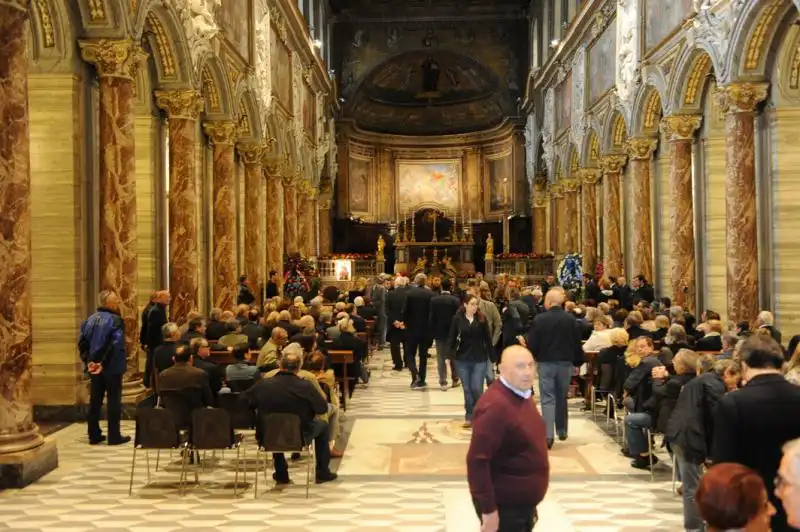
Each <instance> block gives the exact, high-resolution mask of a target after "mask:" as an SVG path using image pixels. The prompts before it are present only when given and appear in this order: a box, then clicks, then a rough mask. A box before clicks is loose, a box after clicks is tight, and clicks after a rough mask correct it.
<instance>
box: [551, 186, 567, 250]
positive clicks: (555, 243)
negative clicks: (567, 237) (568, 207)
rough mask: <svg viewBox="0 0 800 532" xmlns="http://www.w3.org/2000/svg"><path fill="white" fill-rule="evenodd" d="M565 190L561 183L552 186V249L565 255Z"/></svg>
mask: <svg viewBox="0 0 800 532" xmlns="http://www.w3.org/2000/svg"><path fill="white" fill-rule="evenodd" d="M563 200H564V189H563V188H562V186H561V183H560V182H557V183H553V184H551V185H550V249H551V250H553V251H554V252H555V253H557V254H560V253H563V252H564V251H563V247H564V233H563V232H564V225H563V222H562V220H563V214H564V201H563Z"/></svg>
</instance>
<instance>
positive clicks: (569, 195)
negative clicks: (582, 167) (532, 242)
mask: <svg viewBox="0 0 800 532" xmlns="http://www.w3.org/2000/svg"><path fill="white" fill-rule="evenodd" d="M579 185H580V183H579V181H578V180H577V179H566V180H564V182H563V187H564V201H563V205H564V216H563V223H564V228H563V230H562V231H563V233H564V237H563V238H564V249H563V250H562V252H563V253H578V251H579V250H578V227H579V223H580V222H579V219H578V187H579Z"/></svg>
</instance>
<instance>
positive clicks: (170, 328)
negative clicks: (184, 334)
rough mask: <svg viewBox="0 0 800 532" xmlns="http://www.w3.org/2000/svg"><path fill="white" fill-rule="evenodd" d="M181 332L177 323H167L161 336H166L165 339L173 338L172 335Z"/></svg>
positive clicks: (162, 327) (162, 328)
mask: <svg viewBox="0 0 800 532" xmlns="http://www.w3.org/2000/svg"><path fill="white" fill-rule="evenodd" d="M179 330H180V329H178V324H177V323H175V322H174V321H170V322H167V323H165V324H164V325H162V326H161V334H162V335H163V336H164V338H170V337H172V335H174V334H175V333H176V332H177V331H179Z"/></svg>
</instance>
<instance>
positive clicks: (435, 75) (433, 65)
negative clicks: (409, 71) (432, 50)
mask: <svg viewBox="0 0 800 532" xmlns="http://www.w3.org/2000/svg"><path fill="white" fill-rule="evenodd" d="M439 74H440V71H439V63H437V62H436V61H435V60H434V59H433V56H432V55H429V56H428V58H427V59H425V62H424V63H422V92H437V91H438V90H439Z"/></svg>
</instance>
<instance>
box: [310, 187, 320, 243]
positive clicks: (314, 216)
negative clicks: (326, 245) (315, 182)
mask: <svg viewBox="0 0 800 532" xmlns="http://www.w3.org/2000/svg"><path fill="white" fill-rule="evenodd" d="M308 216H309V222H308V242H309V245H308V255H309V257H316V256H317V255H319V251H318V249H319V248H318V246H319V242H318V240H319V236H318V235H319V233H318V228H319V202H318V200H317V191H316V190H312V191H311V193H310V194H309V196H308Z"/></svg>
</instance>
